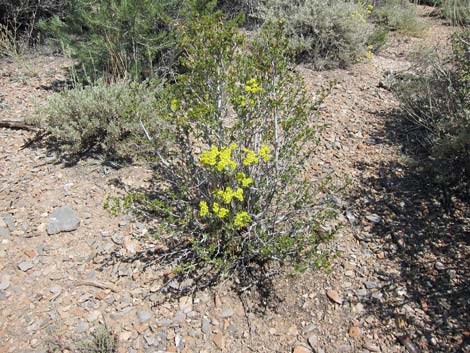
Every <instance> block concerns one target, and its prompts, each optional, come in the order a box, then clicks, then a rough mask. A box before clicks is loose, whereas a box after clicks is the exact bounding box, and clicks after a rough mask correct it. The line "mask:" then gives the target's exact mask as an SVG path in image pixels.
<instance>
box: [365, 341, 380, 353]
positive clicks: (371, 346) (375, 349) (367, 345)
mask: <svg viewBox="0 0 470 353" xmlns="http://www.w3.org/2000/svg"><path fill="white" fill-rule="evenodd" d="M363 347H364V349H367V350H368V351H369V352H380V347H379V346H377V345H375V344H374V343H372V342H366V343H364V345H363Z"/></svg>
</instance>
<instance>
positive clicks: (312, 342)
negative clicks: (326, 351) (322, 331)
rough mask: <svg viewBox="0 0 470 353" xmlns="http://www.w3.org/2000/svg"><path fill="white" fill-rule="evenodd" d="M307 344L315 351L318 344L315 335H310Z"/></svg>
mask: <svg viewBox="0 0 470 353" xmlns="http://www.w3.org/2000/svg"><path fill="white" fill-rule="evenodd" d="M307 341H308V344H309V345H310V347H312V349H313V350H314V351H315V349H316V347H317V346H318V339H317V337H316V336H310V337H309V338H308V339H307Z"/></svg>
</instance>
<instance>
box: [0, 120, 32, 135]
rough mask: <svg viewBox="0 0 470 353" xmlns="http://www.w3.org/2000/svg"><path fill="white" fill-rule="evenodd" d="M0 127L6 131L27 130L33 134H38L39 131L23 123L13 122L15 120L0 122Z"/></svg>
mask: <svg viewBox="0 0 470 353" xmlns="http://www.w3.org/2000/svg"><path fill="white" fill-rule="evenodd" d="M0 127H4V128H7V129H17V130H28V131H33V132H38V131H40V130H41V129H39V128H37V127H35V126H32V125H28V124H26V123H25V122H23V121H15V120H0Z"/></svg>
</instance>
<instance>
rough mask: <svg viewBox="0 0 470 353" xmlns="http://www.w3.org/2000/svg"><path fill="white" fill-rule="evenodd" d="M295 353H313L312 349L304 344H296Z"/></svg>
mask: <svg viewBox="0 0 470 353" xmlns="http://www.w3.org/2000/svg"><path fill="white" fill-rule="evenodd" d="M293 353H312V351H311V350H310V349H308V348H306V347H304V346H295V347H294V350H293Z"/></svg>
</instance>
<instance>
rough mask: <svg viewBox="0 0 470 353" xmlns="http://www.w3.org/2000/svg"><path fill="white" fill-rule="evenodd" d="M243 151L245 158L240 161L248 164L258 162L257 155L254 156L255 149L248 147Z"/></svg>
mask: <svg viewBox="0 0 470 353" xmlns="http://www.w3.org/2000/svg"><path fill="white" fill-rule="evenodd" d="M243 152H245V158H244V159H243V161H242V162H243V165H245V166H248V165H252V164H254V163H258V162H259V159H258V157H256V154H255V151H252V150H250V149H248V148H244V149H243Z"/></svg>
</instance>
